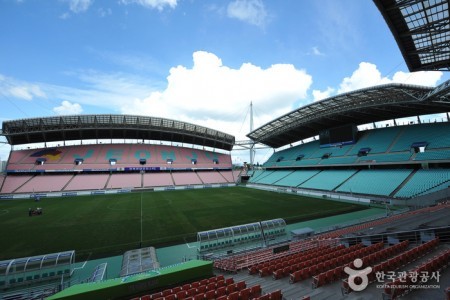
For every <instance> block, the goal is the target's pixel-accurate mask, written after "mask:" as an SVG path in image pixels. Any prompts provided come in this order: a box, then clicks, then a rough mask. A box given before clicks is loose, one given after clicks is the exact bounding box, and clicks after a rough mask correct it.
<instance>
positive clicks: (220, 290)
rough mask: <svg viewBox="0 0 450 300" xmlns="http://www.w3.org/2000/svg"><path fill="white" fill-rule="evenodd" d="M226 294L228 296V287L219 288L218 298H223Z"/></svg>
mask: <svg viewBox="0 0 450 300" xmlns="http://www.w3.org/2000/svg"><path fill="white" fill-rule="evenodd" d="M226 294H227V288H226V287H224V286H221V287H219V288H217V290H216V297H221V296H223V295H226Z"/></svg>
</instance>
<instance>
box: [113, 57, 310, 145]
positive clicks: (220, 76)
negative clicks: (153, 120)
mask: <svg viewBox="0 0 450 300" xmlns="http://www.w3.org/2000/svg"><path fill="white" fill-rule="evenodd" d="M193 60H194V65H193V67H192V68H187V67H184V66H177V67H174V68H172V69H171V70H170V75H169V76H168V77H167V81H168V83H167V87H166V88H165V89H164V90H159V91H156V92H153V93H151V94H150V95H149V96H147V97H145V98H137V99H135V100H134V101H132V102H131V103H126V104H125V103H124V104H122V106H121V111H122V112H123V113H127V114H145V115H152V116H161V117H167V118H172V119H180V120H183V121H187V122H192V123H195V124H199V125H204V126H207V127H211V128H214V129H218V130H221V131H224V132H226V133H230V134H233V135H236V136H238V135H239V136H240V137H239V138H241V139H242V138H244V136H245V134H247V133H248V128H245V129H244V131H243V132H242V119H243V117H244V116H243V115H242V113H243V112H245V111H246V110H248V105H249V104H250V102H251V101H252V102H253V104H254V106H255V108H256V109H257V112H258V123H259V124H256V126H259V125H262V124H263V123H265V122H268V121H270V120H272V119H274V118H275V117H277V116H279V115H281V114H283V113H286V112H288V111H290V110H292V109H293V105H294V103H296V102H298V101H299V100H300V101H303V102H304V101H305V99H306V96H307V90H308V89H309V87H310V86H311V84H312V78H311V76H310V75H309V74H307V73H306V71H304V70H298V69H296V68H295V67H294V66H293V65H290V64H276V65H272V66H271V67H269V68H267V69H262V68H261V67H258V66H255V65H253V64H251V63H244V64H242V65H241V67H240V68H239V69H233V68H230V67H227V66H224V65H223V63H222V61H221V59H220V58H218V57H217V56H216V55H214V54H212V53H208V52H204V51H198V52H195V53H194V54H193ZM240 116H241V118H240Z"/></svg>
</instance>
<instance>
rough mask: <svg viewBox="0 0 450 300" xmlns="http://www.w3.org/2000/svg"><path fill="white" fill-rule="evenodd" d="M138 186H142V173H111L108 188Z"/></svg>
mask: <svg viewBox="0 0 450 300" xmlns="http://www.w3.org/2000/svg"><path fill="white" fill-rule="evenodd" d="M124 187H125V188H140V187H142V174H139V173H137V174H136V173H131V174H111V178H110V179H109V182H108V188H112V189H117V188H124Z"/></svg>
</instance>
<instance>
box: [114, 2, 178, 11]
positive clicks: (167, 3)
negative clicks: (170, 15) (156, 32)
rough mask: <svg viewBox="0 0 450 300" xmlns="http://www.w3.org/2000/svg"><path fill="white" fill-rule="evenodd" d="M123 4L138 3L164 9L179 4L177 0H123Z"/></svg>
mask: <svg viewBox="0 0 450 300" xmlns="http://www.w3.org/2000/svg"><path fill="white" fill-rule="evenodd" d="M120 3H122V4H126V5H127V4H133V3H134V4H138V5H141V6H144V7H146V8H151V9H154V8H156V9H158V10H159V11H161V10H163V9H164V8H165V7H167V6H168V7H170V8H175V7H176V6H177V0H121V1H120Z"/></svg>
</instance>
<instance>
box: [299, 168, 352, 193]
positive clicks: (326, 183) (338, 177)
mask: <svg viewBox="0 0 450 300" xmlns="http://www.w3.org/2000/svg"><path fill="white" fill-rule="evenodd" d="M355 173H356V170H324V171H322V172H320V173H318V174H317V175H316V176H314V177H312V178H310V179H309V180H307V181H306V182H304V183H302V184H301V185H300V186H299V187H301V188H308V189H318V190H326V191H332V190H334V189H335V188H336V187H337V186H339V185H340V184H342V183H343V182H344V181H346V180H347V179H348V178H350V177H351V176H352V175H353V174H355Z"/></svg>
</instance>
